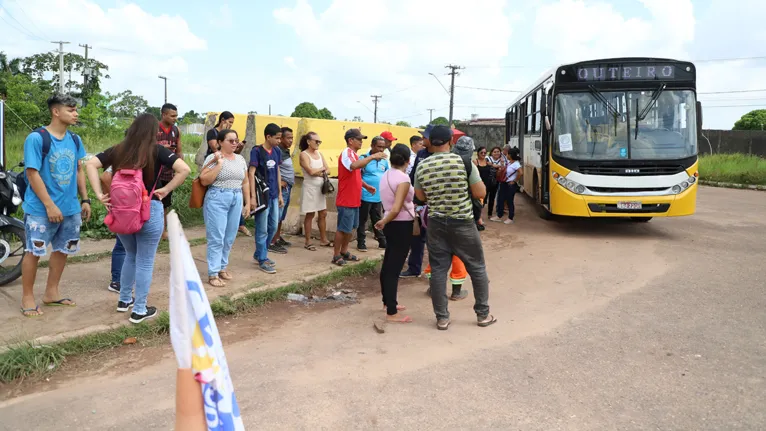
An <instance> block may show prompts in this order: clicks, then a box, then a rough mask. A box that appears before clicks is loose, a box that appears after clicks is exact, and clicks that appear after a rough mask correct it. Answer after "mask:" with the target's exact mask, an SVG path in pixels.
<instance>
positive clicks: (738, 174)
mask: <svg viewBox="0 0 766 431" xmlns="http://www.w3.org/2000/svg"><path fill="white" fill-rule="evenodd" d="M700 179H702V180H703V181H710V182H720V183H733V184H746V185H766V159H763V158H761V157H758V156H750V155H746V154H714V155H710V156H702V157H700Z"/></svg>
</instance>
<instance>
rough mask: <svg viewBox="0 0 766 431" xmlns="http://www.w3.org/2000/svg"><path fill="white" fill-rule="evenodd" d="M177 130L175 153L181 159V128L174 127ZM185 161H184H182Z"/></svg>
mask: <svg viewBox="0 0 766 431" xmlns="http://www.w3.org/2000/svg"><path fill="white" fill-rule="evenodd" d="M176 129H177V130H178V145H176V155H177V156H178V157H179V158H181V160H183V158H184V152H183V149H182V148H181V130H180V129H178V128H176ZM184 163H186V162H184Z"/></svg>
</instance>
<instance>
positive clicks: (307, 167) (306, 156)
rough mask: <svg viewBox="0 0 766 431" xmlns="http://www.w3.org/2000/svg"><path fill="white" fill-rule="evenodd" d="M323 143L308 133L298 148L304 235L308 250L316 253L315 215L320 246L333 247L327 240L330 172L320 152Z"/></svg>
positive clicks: (317, 137) (316, 136)
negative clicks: (326, 186)
mask: <svg viewBox="0 0 766 431" xmlns="http://www.w3.org/2000/svg"><path fill="white" fill-rule="evenodd" d="M321 144H322V141H321V140H320V139H319V135H317V134H316V133H314V132H308V133H306V134H305V135H303V137H302V138H301V141H300V144H298V148H300V150H301V156H300V161H301V168H303V189H302V191H301V214H303V215H305V216H306V217H305V218H304V219H303V235H304V236H305V237H306V244H305V245H304V248H305V249H306V250H311V251H316V249H317V248H316V246H315V245H313V244H311V223H312V222H313V220H314V215H315V214H317V213H318V214H319V218H318V220H317V226H318V227H319V245H321V246H322V247H332V246H333V244H332V243H331V242H330V241H329V240H328V239H327V200H326V198H325V195H324V194H322V184H324V176H325V173H328V172H330V168H329V167H328V166H327V162H326V161H325V159H324V156H322V153H320V152H319V146H320V145H321Z"/></svg>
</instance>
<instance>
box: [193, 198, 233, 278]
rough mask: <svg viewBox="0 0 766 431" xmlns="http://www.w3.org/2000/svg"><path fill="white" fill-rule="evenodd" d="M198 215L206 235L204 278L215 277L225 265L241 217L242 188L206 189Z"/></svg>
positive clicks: (227, 263)
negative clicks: (202, 222)
mask: <svg viewBox="0 0 766 431" xmlns="http://www.w3.org/2000/svg"><path fill="white" fill-rule="evenodd" d="M202 214H203V215H204V216H205V232H206V236H207V275H208V277H216V276H218V273H219V272H221V271H226V267H227V266H229V253H231V246H232V245H234V239H236V238H237V229H238V228H239V218H240V217H241V216H242V189H221V188H214V187H211V188H209V189H208V191H207V193H206V194H205V203H204V205H203V206H202Z"/></svg>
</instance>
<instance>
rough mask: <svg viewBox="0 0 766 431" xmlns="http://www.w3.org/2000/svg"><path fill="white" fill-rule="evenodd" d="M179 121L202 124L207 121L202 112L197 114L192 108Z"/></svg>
mask: <svg viewBox="0 0 766 431" xmlns="http://www.w3.org/2000/svg"><path fill="white" fill-rule="evenodd" d="M178 122H179V123H181V124H202V123H204V122H205V118H204V116H203V115H202V114H197V113H196V112H194V110H191V111H189V112H187V113H185V114H184V115H183V117H181V119H180V120H179V121H178Z"/></svg>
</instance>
